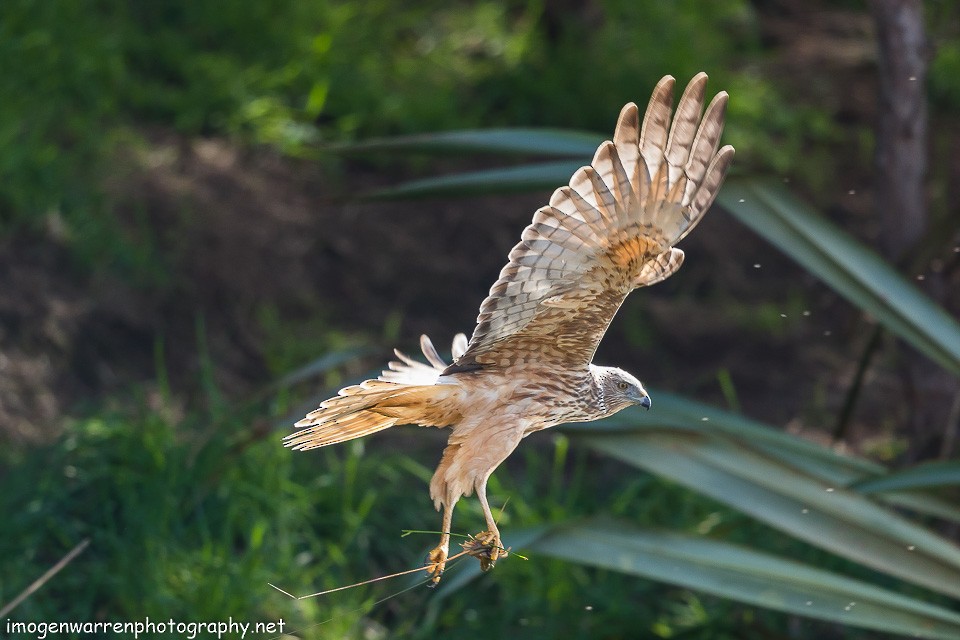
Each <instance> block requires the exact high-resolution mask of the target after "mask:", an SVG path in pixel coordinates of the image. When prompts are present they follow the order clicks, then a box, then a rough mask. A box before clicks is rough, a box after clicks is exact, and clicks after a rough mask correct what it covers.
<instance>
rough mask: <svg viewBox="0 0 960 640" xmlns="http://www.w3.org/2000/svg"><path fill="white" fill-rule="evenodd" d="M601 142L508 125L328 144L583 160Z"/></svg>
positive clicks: (353, 149)
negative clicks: (495, 127) (510, 127)
mask: <svg viewBox="0 0 960 640" xmlns="http://www.w3.org/2000/svg"><path fill="white" fill-rule="evenodd" d="M601 142H603V138H602V137H601V136H598V135H596V134H593V133H587V132H581V131H568V130H564V129H522V128H516V129H509V128H507V129H483V130H463V131H442V132H439V133H427V134H421V135H412V136H398V137H393V138H375V139H373V140H366V141H364V142H358V143H354V144H349V145H341V146H334V147H328V150H330V151H334V152H337V153H380V152H403V153H498V154H516V155H536V156H555V157H576V158H583V163H586V162H589V161H590V157H591V156H593V152H594V151H596V149H597V147H598V146H599V145H600V143H601ZM567 179H569V176H567ZM564 182H566V179H564ZM558 186H559V184H558Z"/></svg>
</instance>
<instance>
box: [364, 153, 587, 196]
mask: <svg viewBox="0 0 960 640" xmlns="http://www.w3.org/2000/svg"><path fill="white" fill-rule="evenodd" d="M588 161H589V160H588ZM584 164H585V162H579V161H572V160H564V161H560V162H544V163H540V164H525V165H519V166H516V167H508V168H505V169H486V170H482V171H471V172H468V173H458V174H455V175H451V176H441V177H439V178H425V179H423V180H413V181H411V182H407V183H404V184H401V185H399V186H396V187H391V188H390V189H383V190H381V191H377V192H375V193H372V194H370V195H369V196H367V198H369V199H402V198H426V197H438V196H465V195H482V194H490V193H511V192H517V191H535V190H537V189H543V190H547V189H556V188H557V187H559V186H561V185H565V184H567V182H569V181H570V176H572V175H573V174H574V172H576V170H577V169H579V168H580V167H582V166H583V165H584Z"/></svg>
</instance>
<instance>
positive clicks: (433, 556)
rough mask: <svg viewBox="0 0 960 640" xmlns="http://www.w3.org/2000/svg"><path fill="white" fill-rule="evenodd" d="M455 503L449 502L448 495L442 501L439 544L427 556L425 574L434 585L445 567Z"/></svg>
mask: <svg viewBox="0 0 960 640" xmlns="http://www.w3.org/2000/svg"><path fill="white" fill-rule="evenodd" d="M456 503H457V501H456V499H453V500H451V499H450V496H449V495H448V496H447V500H445V501H444V503H443V526H442V527H441V529H440V544H438V545H437V548H436V549H434V550H433V551H431V552H430V553H429V554H428V555H427V573H428V574H430V575H431V576H432V577H433V584H434V585H436V584H437V583H439V582H440V577H441V576H442V575H443V570H444V569H445V568H446V567H447V555H449V552H450V527H451V526H452V524H453V507H454V505H455V504H456Z"/></svg>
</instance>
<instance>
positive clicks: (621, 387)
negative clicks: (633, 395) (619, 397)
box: [617, 381, 630, 391]
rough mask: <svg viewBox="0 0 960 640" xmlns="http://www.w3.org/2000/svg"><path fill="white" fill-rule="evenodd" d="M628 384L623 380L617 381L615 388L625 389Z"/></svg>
mask: <svg viewBox="0 0 960 640" xmlns="http://www.w3.org/2000/svg"><path fill="white" fill-rule="evenodd" d="M628 386H630V385H628V384H627V383H626V382H623V381H621V382H618V383H617V389H620V391H626V390H627V387H628Z"/></svg>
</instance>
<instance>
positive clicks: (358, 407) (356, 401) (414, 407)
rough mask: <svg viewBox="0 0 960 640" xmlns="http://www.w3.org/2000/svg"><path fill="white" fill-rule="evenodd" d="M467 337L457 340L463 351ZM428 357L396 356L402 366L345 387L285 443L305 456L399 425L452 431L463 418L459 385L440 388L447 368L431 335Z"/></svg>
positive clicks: (456, 346)
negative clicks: (313, 450)
mask: <svg viewBox="0 0 960 640" xmlns="http://www.w3.org/2000/svg"><path fill="white" fill-rule="evenodd" d="M465 339H466V338H465V336H462V335H458V336H457V337H456V338H454V351H455V352H456V351H458V350H459V347H460V346H461V343H462V341H463V340H465ZM420 347H421V349H422V350H423V353H424V356H425V357H426V358H427V360H429V361H430V362H431V364H432V366H430V365H426V364H424V363H422V362H418V361H416V360H414V359H412V358H410V357H408V356H406V355H404V354H403V353H401V352H400V351H395V353H396V355H397V357H398V358H399V359H400V362H397V361H394V362H391V363H390V364H389V367H390V368H389V369H388V370H386V371H384V372H383V374H382V375H381V376H380V377H379V378H378V379H377V380H365V381H364V382H362V383H360V384H358V385H353V386H349V387H345V388H343V389H341V390H340V391H339V392H338V393H337V397H335V398H330V399H329V400H326V401H324V402H322V403H321V404H320V407H319V408H317V409H316V410H314V411H311V412H310V413H308V414H307V416H306V417H305V418H303V419H302V420H300V421H299V422H297V423H296V425H295V426H296V427H297V428H298V429H300V430H299V431H296V432H294V433H291V434H290V435H288V436H287V437H285V438H284V445H285V446H287V447H291V448H293V449H296V450H299V451H305V450H307V449H316V448H318V447H325V446H327V445H331V444H337V443H339V442H345V441H347V440H353V439H354V438H360V437H363V436H366V435H370V434H372V433H376V432H377V431H382V430H384V429H388V428H390V427H392V426H394V425H398V424H417V425H421V426H435V427H445V426H450V425H452V424H454V423H456V422H457V421H459V420H460V418H461V417H462V416H461V414H460V411H459V402H458V400H459V385H457V384H456V383H452V384H438V382H437V380H438V378H439V377H440V372H441V371H442V370H443V369H444V368H445V367H446V366H447V365H446V363H445V362H444V361H443V359H442V358H441V357H440V356H439V354H438V353H437V351H436V349H435V348H434V347H433V343H431V342H430V339H429V338H428V337H427V336H422V337H421V339H420Z"/></svg>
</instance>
